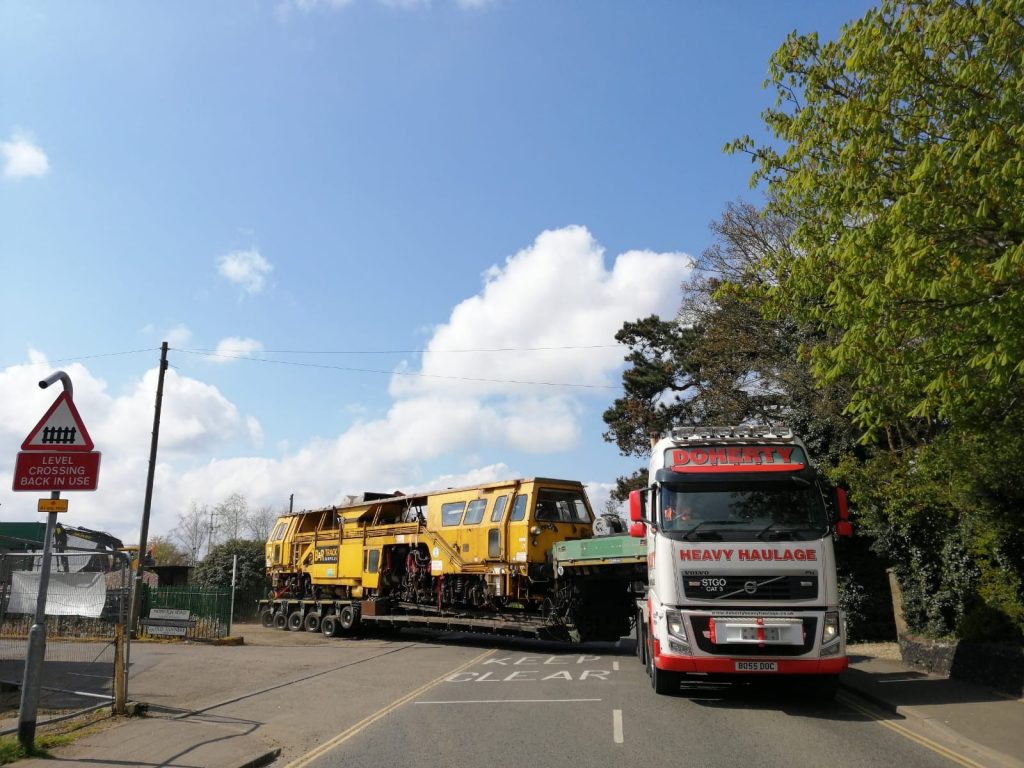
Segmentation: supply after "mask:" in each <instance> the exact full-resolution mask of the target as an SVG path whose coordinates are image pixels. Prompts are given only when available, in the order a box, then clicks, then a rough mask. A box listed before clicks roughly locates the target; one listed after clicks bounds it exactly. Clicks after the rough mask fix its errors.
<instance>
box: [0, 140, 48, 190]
mask: <svg viewBox="0 0 1024 768" xmlns="http://www.w3.org/2000/svg"><path fill="white" fill-rule="evenodd" d="M0 155H3V160H4V176H6V177H7V178H9V179H22V178H26V177H28V176H45V175H46V173H47V171H49V170H50V161H49V159H48V158H47V157H46V153H45V152H43V150H42V149H40V148H39V147H38V146H37V145H36V144H35V143H34V142H33V141H32V138H31V137H30V136H28V135H26V134H23V133H19V132H17V131H15V132H14V133H12V134H11V138H10V139H8V140H7V141H0Z"/></svg>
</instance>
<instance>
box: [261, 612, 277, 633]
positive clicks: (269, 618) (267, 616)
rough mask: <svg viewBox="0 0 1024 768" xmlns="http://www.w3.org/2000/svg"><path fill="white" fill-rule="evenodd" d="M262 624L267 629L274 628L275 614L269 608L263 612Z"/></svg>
mask: <svg viewBox="0 0 1024 768" xmlns="http://www.w3.org/2000/svg"><path fill="white" fill-rule="evenodd" d="M260 624H262V625H263V626H264V627H267V628H268V629H269V628H270V627H272V626H274V612H273V611H272V610H270V609H269V608H267V609H266V610H264V611H261V612H260Z"/></svg>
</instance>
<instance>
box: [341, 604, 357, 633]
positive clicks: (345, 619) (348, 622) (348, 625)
mask: <svg viewBox="0 0 1024 768" xmlns="http://www.w3.org/2000/svg"><path fill="white" fill-rule="evenodd" d="M358 623H359V614H358V613H356V609H355V606H352V605H346V606H345V607H344V608H342V609H341V611H340V612H339V613H338V628H339V629H340V630H341V631H342V632H343V633H345V634H349V633H350V632H351V631H352V630H353V629H355V626H356V624H358Z"/></svg>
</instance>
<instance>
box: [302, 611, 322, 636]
mask: <svg viewBox="0 0 1024 768" xmlns="http://www.w3.org/2000/svg"><path fill="white" fill-rule="evenodd" d="M302 626H303V627H304V628H305V630H306V631H307V632H319V631H320V614H319V613H317V612H316V611H310V612H309V613H307V614H306V618H305V619H303V620H302Z"/></svg>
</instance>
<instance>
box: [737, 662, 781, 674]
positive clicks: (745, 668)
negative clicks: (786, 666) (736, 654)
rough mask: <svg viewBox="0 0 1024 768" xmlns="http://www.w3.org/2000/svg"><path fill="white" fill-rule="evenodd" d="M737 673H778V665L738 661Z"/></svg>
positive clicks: (774, 663)
mask: <svg viewBox="0 0 1024 768" xmlns="http://www.w3.org/2000/svg"><path fill="white" fill-rule="evenodd" d="M736 671H737V672H778V671H779V667H778V664H777V663H776V662H774V661H737V662H736Z"/></svg>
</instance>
